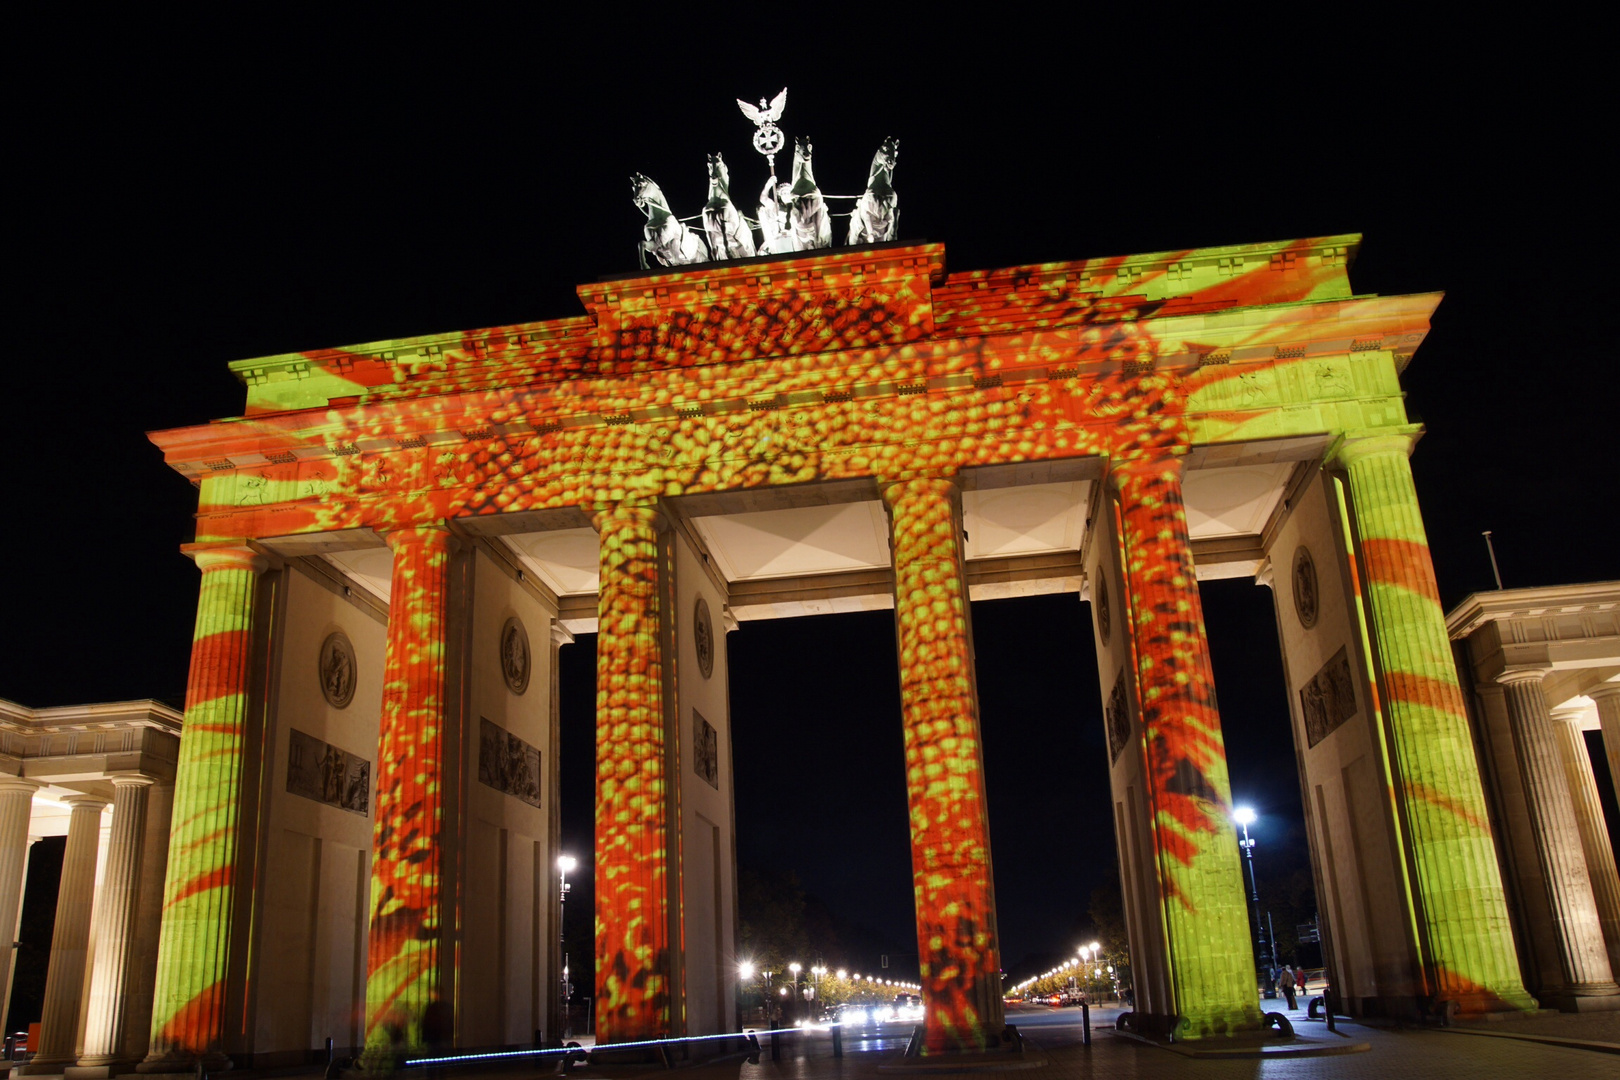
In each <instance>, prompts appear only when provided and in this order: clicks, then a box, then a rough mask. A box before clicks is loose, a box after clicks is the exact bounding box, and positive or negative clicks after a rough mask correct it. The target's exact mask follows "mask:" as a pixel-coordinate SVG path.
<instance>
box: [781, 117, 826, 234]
mask: <svg viewBox="0 0 1620 1080" xmlns="http://www.w3.org/2000/svg"><path fill="white" fill-rule="evenodd" d="M810 151H811V146H810V140H809V139H807V138H805V137H804V136H802V135H801V136H799V138H798V140H797V141H795V142H794V144H793V187H792V189H791V194H792V196H793V201H792V203H791V204H790V206H789V207H788V217H789V218H790V219H791V221H792V224H793V239H794V242H795V244H796V245H797V250H799V251H809V250H810V249H812V248H826V247H832V218H831V217H830V216H829V215H828V213H827V203H826V201H825V200H824V199H822V197H821V188H819V187H817V186H816V175H815V172H814V171H813V170H812V169H811V167H810Z"/></svg>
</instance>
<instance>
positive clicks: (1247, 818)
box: [1232, 806, 1277, 997]
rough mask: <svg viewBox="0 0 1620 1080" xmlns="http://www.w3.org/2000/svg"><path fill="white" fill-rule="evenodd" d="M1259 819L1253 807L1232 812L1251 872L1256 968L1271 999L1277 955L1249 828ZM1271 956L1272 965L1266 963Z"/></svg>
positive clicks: (1239, 807) (1250, 883)
mask: <svg viewBox="0 0 1620 1080" xmlns="http://www.w3.org/2000/svg"><path fill="white" fill-rule="evenodd" d="M1257 817H1258V815H1257V814H1255V812H1254V808H1253V807H1248V806H1238V807H1234V808H1233V810H1232V820H1233V821H1235V822H1237V823H1238V825H1239V826H1240V827H1241V828H1242V829H1243V839H1242V840H1239V841H1238V847H1240V848H1242V849H1243V865H1244V866H1246V867H1248V870H1249V903H1250V904H1252V905H1253V906H1254V927H1255V929H1254V967H1255V972H1256V973H1257V974H1259V973H1263V974H1262V975H1261V978H1260V981H1261V983H1262V984H1263V985H1264V986H1265V988H1266V996H1267V997H1270V996H1271V995H1272V994H1273V993H1274V991H1273V990H1272V985H1271V970H1272V968H1274V967H1276V966H1277V955H1276V950H1275V949H1274V948H1271V947H1269V944H1268V942H1267V941H1266V921H1265V919H1263V918H1261V916H1260V884H1259V882H1258V881H1257V880H1256V878H1255V875H1254V840H1252V839H1251V838H1250V837H1249V826H1250V825H1253V824H1254V822H1255V819H1256V818H1257ZM1267 954H1270V957H1271V963H1269V964H1268V963H1267V962H1266V957H1267Z"/></svg>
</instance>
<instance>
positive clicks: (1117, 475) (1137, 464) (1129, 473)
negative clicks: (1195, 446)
mask: <svg viewBox="0 0 1620 1080" xmlns="http://www.w3.org/2000/svg"><path fill="white" fill-rule="evenodd" d="M1186 469H1187V455H1185V454H1181V453H1174V452H1171V451H1157V452H1152V453H1144V454H1136V455H1131V456H1129V457H1113V458H1109V459H1108V463H1107V465H1106V470H1107V473H1108V484H1109V486H1110V487H1112V488H1113V489H1114V490H1115V491H1118V490H1120V485H1122V484H1124V483H1126V482H1128V481H1130V480H1134V479H1139V478H1141V477H1152V478H1157V479H1164V478H1172V477H1173V478H1174V479H1175V480H1176V481H1177V482H1178V483H1179V482H1180V481H1181V478H1182V476H1183V475H1185V473H1186Z"/></svg>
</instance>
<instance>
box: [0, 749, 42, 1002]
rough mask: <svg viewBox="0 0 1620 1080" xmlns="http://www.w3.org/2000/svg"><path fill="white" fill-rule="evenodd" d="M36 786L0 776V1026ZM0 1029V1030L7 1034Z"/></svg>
mask: <svg viewBox="0 0 1620 1080" xmlns="http://www.w3.org/2000/svg"><path fill="white" fill-rule="evenodd" d="M38 789H39V785H38V784H36V783H34V782H33V781H31V780H19V779H18V778H16V777H14V776H6V777H0V948H3V949H5V951H6V955H5V958H4V960H3V961H0V976H3V977H0V1024H4V1023H5V1022H6V1021H7V1020H8V1019H9V1017H8V1015H7V1013H8V1010H9V1007H10V1005H11V979H12V975H13V974H14V972H15V971H16V967H17V950H16V949H14V948H12V947H11V943H12V942H14V941H16V940H17V930H18V928H19V925H20V923H21V920H22V890H23V881H24V880H25V879H26V877H27V875H28V848H29V846H30V845H29V842H28V822H29V820H30V818H31V817H32V815H33V812H34V792H35V791H37V790H38ZM10 1030H11V1029H10V1028H9V1027H0V1031H10Z"/></svg>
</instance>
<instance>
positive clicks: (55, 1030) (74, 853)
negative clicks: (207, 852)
mask: <svg viewBox="0 0 1620 1080" xmlns="http://www.w3.org/2000/svg"><path fill="white" fill-rule="evenodd" d="M63 801H64V802H66V803H67V804H68V805H69V806H71V807H72V808H73V812H72V814H71V815H70V816H69V817H68V836H67V850H66V851H65V852H63V855H62V881H61V885H60V887H59V888H58V891H57V894H56V926H55V928H54V929H53V930H52V931H51V960H50V968H49V969H48V970H47V972H46V975H45V1004H44V1006H43V1007H42V1009H41V1016H40V1025H39V1053H38V1055H37V1056H36V1057H35V1058H34V1059H33V1060H32V1061H30V1062H29V1063H28V1064H27V1066H25V1067H24V1069H23V1072H24V1073H59V1072H61V1071H62V1067H63V1066H64V1065H71V1064H73V1059H74V1050H75V1049H76V1046H75V1044H76V1043H77V1042H78V1040H79V1003H80V1001H81V1000H82V998H83V996H84V965H85V957H86V954H87V953H88V952H89V949H90V914H91V908H92V905H93V902H94V900H95V892H96V855H97V852H98V851H99V849H100V847H101V811H102V808H103V807H105V806H106V805H107V800H106V799H103V798H99V797H98V796H95V795H70V796H68V797H67V798H66V799H64V800H63Z"/></svg>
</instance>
